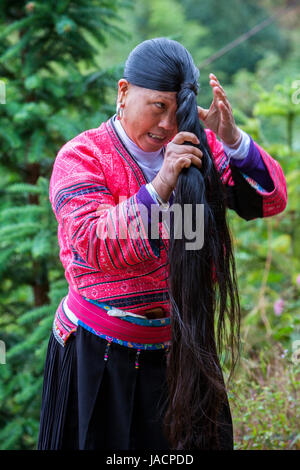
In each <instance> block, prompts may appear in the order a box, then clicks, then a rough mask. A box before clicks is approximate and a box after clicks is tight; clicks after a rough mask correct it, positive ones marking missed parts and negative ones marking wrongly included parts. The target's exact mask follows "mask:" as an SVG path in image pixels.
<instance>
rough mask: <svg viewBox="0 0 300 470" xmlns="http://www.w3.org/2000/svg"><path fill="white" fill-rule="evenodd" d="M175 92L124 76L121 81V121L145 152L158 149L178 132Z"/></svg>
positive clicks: (119, 98)
mask: <svg viewBox="0 0 300 470" xmlns="http://www.w3.org/2000/svg"><path fill="white" fill-rule="evenodd" d="M176 95H177V93H176V92H175V91H174V92H173V91H156V90H149V89H148V88H142V87H138V86H135V85H132V84H131V83H128V81H127V80H125V79H121V80H120V81H119V92H118V102H119V103H121V105H122V111H123V116H122V118H121V121H120V122H121V124H122V126H123V128H124V130H125V132H126V134H127V135H128V137H129V138H130V139H131V140H132V141H133V142H134V143H135V144H136V145H137V146H138V147H140V148H141V149H142V150H144V151H145V152H155V151H156V150H159V149H160V148H161V147H162V146H163V145H165V144H166V143H167V142H168V141H170V140H171V139H172V138H173V137H174V135H175V134H177V122H176V110H177V102H176Z"/></svg>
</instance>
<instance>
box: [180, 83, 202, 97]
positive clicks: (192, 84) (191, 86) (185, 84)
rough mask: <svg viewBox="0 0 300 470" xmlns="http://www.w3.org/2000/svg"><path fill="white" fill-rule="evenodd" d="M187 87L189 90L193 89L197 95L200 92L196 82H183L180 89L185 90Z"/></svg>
mask: <svg viewBox="0 0 300 470" xmlns="http://www.w3.org/2000/svg"><path fill="white" fill-rule="evenodd" d="M186 88H188V89H189V90H192V91H193V92H194V93H195V95H197V94H198V87H197V85H195V84H194V83H191V82H183V83H182V84H181V87H180V90H184V89H186Z"/></svg>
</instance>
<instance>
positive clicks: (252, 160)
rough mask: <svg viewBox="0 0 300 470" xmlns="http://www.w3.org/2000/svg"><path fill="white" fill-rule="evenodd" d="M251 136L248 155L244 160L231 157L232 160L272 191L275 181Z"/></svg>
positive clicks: (237, 166) (235, 164) (240, 168)
mask: <svg viewBox="0 0 300 470" xmlns="http://www.w3.org/2000/svg"><path fill="white" fill-rule="evenodd" d="M249 137H250V146H249V151H248V155H247V157H246V158H243V159H242V160H240V159H236V158H233V157H232V158H231V159H230V162H232V163H233V165H234V166H235V167H236V168H238V169H239V170H241V171H242V172H243V173H245V174H246V175H247V176H250V178H252V179H254V181H256V182H257V183H258V184H260V186H262V187H263V188H264V189H266V190H267V191H269V192H271V191H273V189H274V183H273V181H272V179H271V177H270V175H269V172H268V169H267V167H266V165H265V164H264V161H263V159H262V157H261V155H260V153H259V150H258V148H257V147H256V146H255V145H254V142H253V140H252V138H251V136H249Z"/></svg>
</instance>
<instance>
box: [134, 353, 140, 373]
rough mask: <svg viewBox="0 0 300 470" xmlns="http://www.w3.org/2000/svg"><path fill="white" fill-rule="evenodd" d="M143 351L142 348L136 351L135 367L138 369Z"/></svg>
mask: <svg viewBox="0 0 300 470" xmlns="http://www.w3.org/2000/svg"><path fill="white" fill-rule="evenodd" d="M140 353H141V350H140V349H138V350H137V352H136V356H135V368H136V369H138V368H139V367H140V364H139V355H140Z"/></svg>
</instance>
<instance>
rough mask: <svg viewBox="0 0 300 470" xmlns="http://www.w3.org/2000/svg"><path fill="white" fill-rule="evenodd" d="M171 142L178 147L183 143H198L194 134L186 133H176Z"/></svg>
mask: <svg viewBox="0 0 300 470" xmlns="http://www.w3.org/2000/svg"><path fill="white" fill-rule="evenodd" d="M171 142H173V143H174V144H178V145H180V144H183V143H184V142H192V143H193V144H196V145H197V144H199V143H200V142H199V139H198V137H197V136H196V134H193V133H192V132H186V131H181V132H178V134H176V135H175V137H174V139H173V140H172V141H171Z"/></svg>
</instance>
